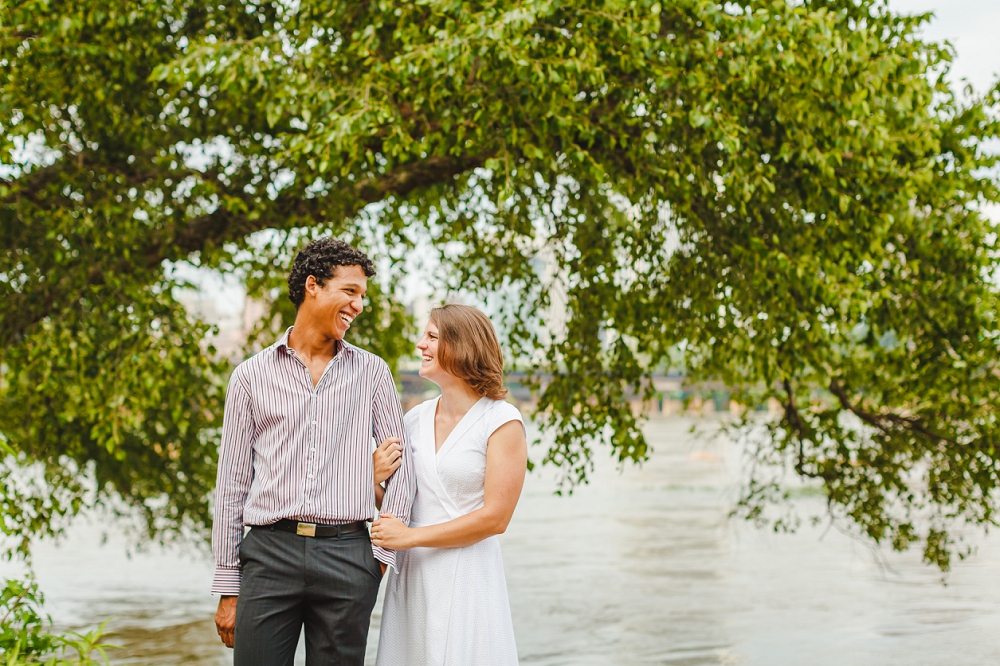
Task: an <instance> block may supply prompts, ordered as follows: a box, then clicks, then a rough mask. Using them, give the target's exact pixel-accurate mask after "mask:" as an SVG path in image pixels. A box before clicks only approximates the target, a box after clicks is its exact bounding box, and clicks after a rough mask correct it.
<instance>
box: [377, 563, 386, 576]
mask: <svg viewBox="0 0 1000 666" xmlns="http://www.w3.org/2000/svg"><path fill="white" fill-rule="evenodd" d="M378 565H379V566H380V567H382V576H383V577H385V570H386V569H387V568H388V567H386V566H385V562H379V563H378Z"/></svg>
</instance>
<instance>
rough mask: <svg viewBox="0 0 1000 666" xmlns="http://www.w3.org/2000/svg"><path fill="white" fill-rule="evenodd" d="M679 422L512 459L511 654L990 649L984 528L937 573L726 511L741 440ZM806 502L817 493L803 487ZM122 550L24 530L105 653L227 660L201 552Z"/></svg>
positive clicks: (874, 653) (999, 588) (688, 662)
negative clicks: (575, 450)
mask: <svg viewBox="0 0 1000 666" xmlns="http://www.w3.org/2000/svg"><path fill="white" fill-rule="evenodd" d="M696 423H698V424H699V425H700V426H703V427H711V422H710V421H702V420H698V421H696ZM691 425H692V421H690V420H688V419H685V418H671V419H664V418H658V419H654V420H651V421H650V422H649V423H648V425H647V434H648V436H649V439H650V441H651V443H652V445H653V447H654V454H653V457H652V459H651V460H650V461H649V462H648V463H646V464H645V465H644V466H643V467H641V468H638V467H634V466H629V467H626V468H625V469H623V470H619V469H618V468H617V467H616V466H615V465H614V464H612V463H611V462H608V461H604V460H599V461H598V465H597V470H596V472H595V474H594V475H593V478H592V481H591V483H590V484H589V485H586V486H583V487H580V488H578V489H577V490H576V492H575V493H574V494H573V495H572V496H568V497H566V496H563V497H560V496H556V495H555V494H553V490H554V488H555V483H554V474H553V472H552V471H551V470H539V469H537V468H536V471H535V472H532V473H530V474H529V475H528V481H527V483H526V486H525V490H524V494H523V496H522V499H521V502H520V504H519V506H518V509H517V513H516V514H515V516H514V520H513V522H512V524H511V526H510V528H509V529H508V531H507V533H506V534H505V535H503V536H502V537H501V539H502V546H503V553H504V560H505V566H506V572H507V582H508V587H509V592H510V597H511V608H512V613H513V618H514V627H515V631H516V634H517V641H518V651H519V653H520V657H521V663H523V664H533V665H540V666H541V665H545V666H557V665H566V666H584V665H590V664H593V665H604V664H622V665H626V664H669V665H672V666H701V665H708V664H744V665H753V666H803V665H804V664H805V665H809V666H827V665H828V666H846V665H851V666H868V665H870V666H892V665H896V664H898V665H900V666H902V665H905V666H921V665H926V666H941V665H943V664H949V665H951V664H984V663H1000V630H998V629H1000V540H998V539H997V538H996V537H994V536H991V537H982V536H980V537H977V538H976V543H978V546H979V549H978V553H977V554H976V555H975V556H973V557H972V558H971V559H970V560H967V561H965V562H958V563H957V564H956V565H955V567H954V570H953V571H952V572H951V573H950V574H949V575H948V576H947V578H946V579H945V584H943V583H942V577H941V575H940V573H939V572H937V571H936V570H934V569H932V568H929V567H927V566H925V565H923V564H921V562H920V557H919V553H916V552H913V553H905V554H902V555H900V554H883V556H882V557H880V558H877V557H875V556H874V555H873V553H872V552H871V551H870V550H869V549H868V547H867V546H865V545H864V544H863V543H860V542H857V541H855V540H853V539H851V538H849V537H847V536H845V535H843V534H842V533H840V532H838V531H837V530H829V531H824V530H822V529H820V528H804V529H802V530H801V531H800V532H798V533H797V534H794V535H789V534H774V533H772V532H769V531H765V530H760V529H757V528H755V527H753V526H751V525H748V524H746V523H743V522H741V521H739V520H733V519H728V518H727V511H728V509H729V508H730V506H731V502H732V500H733V496H734V486H735V479H736V477H737V470H738V467H739V464H740V458H739V453H738V451H737V450H736V448H735V447H734V446H733V445H731V444H728V443H727V442H725V441H723V440H721V439H719V438H715V439H710V438H705V437H696V436H693V435H691V434H690V432H689V429H690V426H691ZM603 453H604V452H601V451H599V454H600V455H603ZM605 463H606V464H605ZM804 502H805V503H806V505H807V507H806V508H810V507H809V506H808V504H809V503H814V506H813V507H812V508H814V509H815V508H818V502H819V499H818V498H813V499H808V498H807V499H805V500H804ZM125 551H126V544H125V541H124V539H123V538H122V537H121V536H117V535H116V534H115V533H114V531H113V529H112V528H109V529H108V530H105V529H104V528H103V527H102V526H101V525H98V524H93V523H91V524H81V525H79V526H76V527H74V528H73V529H72V530H71V531H70V534H69V535H68V536H67V538H65V539H63V540H62V541H61V542H60V543H58V544H46V543H43V544H41V545H40V546H39V547H38V549H37V551H36V571H37V574H38V578H39V582H40V584H41V586H42V588H43V591H44V592H45V594H46V596H47V609H48V611H49V612H50V613H51V614H52V616H53V619H54V620H55V621H56V623H57V624H58V625H60V626H61V627H84V626H91V625H93V624H95V623H96V622H97V621H99V620H101V619H103V618H105V617H110V616H113V617H114V619H113V620H112V621H111V623H110V625H109V626H111V627H112V628H113V629H114V631H115V635H114V636H113V637H112V639H111V640H112V641H113V642H116V643H119V644H121V645H122V646H123V647H122V648H121V649H118V650H115V651H113V652H112V655H113V659H114V663H117V664H126V663H127V664H135V665H139V664H147V665H154V664H155V665H158V666H159V665H167V664H170V665H173V664H185V665H188V666H209V665H211V666H215V665H220V664H227V663H231V652H229V651H228V650H226V649H225V648H224V647H222V646H221V644H219V642H218V638H217V636H216V635H215V631H214V625H213V623H212V619H211V618H212V614H213V612H214V606H215V599H214V598H213V597H211V596H209V594H208V592H207V590H208V587H209V584H210V581H211V575H212V564H211V561H210V557H209V556H208V554H207V553H200V554H194V555H192V554H190V553H187V554H183V553H180V552H177V551H173V550H166V549H160V548H153V549H151V550H150V551H149V552H145V553H138V554H133V555H132V556H130V557H129V556H126V554H125ZM880 562H881V563H880ZM0 573H10V569H9V567H8V568H7V569H5V570H0ZM383 587H384V586H383ZM380 608H381V600H380V601H379V603H378V605H377V606H376V611H375V614H374V616H373V618H372V631H371V635H370V641H369V642H370V648H369V655H368V657H369V659H368V661H369V663H374V657H375V645H377V642H378V626H379V609H380ZM300 648H301V645H300ZM298 663H304V661H303V660H302V659H301V655H300V656H299V662H298Z"/></svg>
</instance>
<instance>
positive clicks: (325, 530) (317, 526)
mask: <svg viewBox="0 0 1000 666" xmlns="http://www.w3.org/2000/svg"><path fill="white" fill-rule="evenodd" d="M367 527H368V524H367V523H365V522H364V521H362V520H356V521H354V522H353V523H343V524H342V525H323V524H322V523H305V522H302V521H301V520H291V519H289V518H284V519H282V520H279V521H278V522H276V523H272V524H270V525H261V526H260V527H256V528H254V529H262V528H267V529H275V530H281V531H282V532H291V533H293V534H298V535H299V536H306V537H337V536H340V535H341V534H351V533H353V532H360V531H361V530H363V529H367Z"/></svg>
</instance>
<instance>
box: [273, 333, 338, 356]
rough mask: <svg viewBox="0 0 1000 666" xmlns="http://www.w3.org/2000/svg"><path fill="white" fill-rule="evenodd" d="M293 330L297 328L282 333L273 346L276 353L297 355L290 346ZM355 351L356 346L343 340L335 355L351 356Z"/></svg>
mask: <svg viewBox="0 0 1000 666" xmlns="http://www.w3.org/2000/svg"><path fill="white" fill-rule="evenodd" d="M293 328H295V327H294V326H289V327H288V328H287V329H285V332H284V333H282V335H281V337H280V338H278V341H277V342H275V343H274V344H273V345H272V347H273V348H274V349H275V351H284V352H285V353H288V354H294V353H295V350H293V349H292V348H291V347H289V346H288V338H289V337H290V336H291V334H292V329H293ZM354 349H355V347H354V345H352V344H351V343H349V342H348V341H347V340H341V341H340V344H339V345H338V349H337V353H336V354H335V356H336V355H339V354H341V353H344V354H345V355H348V356H350V355H351V354H353V353H354Z"/></svg>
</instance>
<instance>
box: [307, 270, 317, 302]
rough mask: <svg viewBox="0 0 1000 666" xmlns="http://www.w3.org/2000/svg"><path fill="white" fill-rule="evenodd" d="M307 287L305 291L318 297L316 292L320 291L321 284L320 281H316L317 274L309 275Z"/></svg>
mask: <svg viewBox="0 0 1000 666" xmlns="http://www.w3.org/2000/svg"><path fill="white" fill-rule="evenodd" d="M305 288H306V291H305V293H306V294H309V295H311V296H312V297H314V298H315V297H316V292H317V291H319V289H320V286H319V283H318V282H316V276H315V275H310V276H309V277H307V278H306V284H305Z"/></svg>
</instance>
